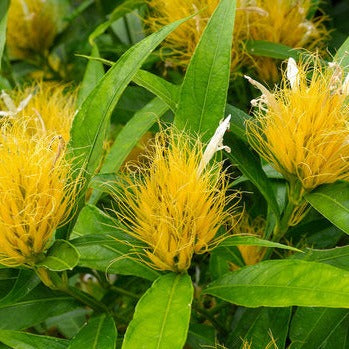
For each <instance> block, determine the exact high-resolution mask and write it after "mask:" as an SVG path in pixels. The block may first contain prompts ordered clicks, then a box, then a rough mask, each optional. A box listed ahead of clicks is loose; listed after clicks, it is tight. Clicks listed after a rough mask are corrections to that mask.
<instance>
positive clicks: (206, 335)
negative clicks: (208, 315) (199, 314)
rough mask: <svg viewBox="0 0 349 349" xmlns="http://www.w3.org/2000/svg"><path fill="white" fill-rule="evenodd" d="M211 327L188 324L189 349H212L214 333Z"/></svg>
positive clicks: (214, 338)
mask: <svg viewBox="0 0 349 349" xmlns="http://www.w3.org/2000/svg"><path fill="white" fill-rule="evenodd" d="M215 332H216V331H215V329H214V328H213V327H210V326H207V325H203V324H190V326H189V331H188V338H187V343H186V344H187V345H188V346H189V347H190V348H191V349H203V348H214V347H215V345H216V343H217V342H216V333H215Z"/></svg>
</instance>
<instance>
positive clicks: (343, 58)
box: [333, 36, 349, 73]
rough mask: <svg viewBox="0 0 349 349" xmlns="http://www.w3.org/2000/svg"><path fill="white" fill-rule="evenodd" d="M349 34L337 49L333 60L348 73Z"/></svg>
mask: <svg viewBox="0 0 349 349" xmlns="http://www.w3.org/2000/svg"><path fill="white" fill-rule="evenodd" d="M348 52H349V36H348V37H347V39H346V40H345V41H344V43H343V44H342V46H341V47H340V48H339V49H338V50H337V53H336V55H335V56H334V59H333V60H334V61H335V62H338V63H339V64H340V65H341V66H342V67H343V69H344V70H345V71H346V73H349V55H348Z"/></svg>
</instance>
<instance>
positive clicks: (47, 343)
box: [0, 330, 87, 349]
mask: <svg viewBox="0 0 349 349" xmlns="http://www.w3.org/2000/svg"><path fill="white" fill-rule="evenodd" d="M0 342H2V343H4V344H6V345H8V346H9V347H11V348H15V349H40V348H42V349H44V348H49V349H65V348H67V347H68V344H69V341H67V340H65V339H60V338H54V337H48V336H38V335H36V334H31V333H27V332H19V331H10V330H0ZM86 349H87V348H86Z"/></svg>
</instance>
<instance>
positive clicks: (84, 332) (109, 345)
mask: <svg viewBox="0 0 349 349" xmlns="http://www.w3.org/2000/svg"><path fill="white" fill-rule="evenodd" d="M116 336H117V331H116V327H115V323H114V320H113V318H112V317H111V316H110V315H106V314H103V315H100V316H98V317H95V318H92V319H90V321H89V322H88V323H87V325H86V326H84V327H83V328H82V329H81V330H80V331H79V333H78V334H77V335H76V336H75V337H74V338H73V339H72V340H71V341H70V345H69V347H68V348H69V349H114V348H115V342H116Z"/></svg>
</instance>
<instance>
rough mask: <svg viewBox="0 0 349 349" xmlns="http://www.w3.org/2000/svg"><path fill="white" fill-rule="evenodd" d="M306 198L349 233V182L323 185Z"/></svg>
mask: <svg viewBox="0 0 349 349" xmlns="http://www.w3.org/2000/svg"><path fill="white" fill-rule="evenodd" d="M305 198H306V200H307V201H308V202H309V203H310V204H311V205H312V206H313V207H314V208H315V209H316V210H318V211H319V212H320V213H321V214H322V215H323V216H325V217H326V218H327V219H328V220H329V221H331V222H332V223H333V224H334V225H336V226H337V227H338V228H340V229H342V230H343V231H344V232H345V233H347V234H349V219H348V217H349V183H346V182H343V183H334V184H329V185H324V186H321V187H320V188H318V189H316V190H314V191H312V192H311V193H310V194H307V195H306V196H305Z"/></svg>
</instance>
